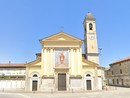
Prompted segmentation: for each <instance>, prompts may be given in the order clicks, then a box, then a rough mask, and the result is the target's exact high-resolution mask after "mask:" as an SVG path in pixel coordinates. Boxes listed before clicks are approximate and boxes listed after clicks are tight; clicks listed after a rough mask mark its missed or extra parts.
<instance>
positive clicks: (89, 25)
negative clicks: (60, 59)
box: [84, 12, 99, 64]
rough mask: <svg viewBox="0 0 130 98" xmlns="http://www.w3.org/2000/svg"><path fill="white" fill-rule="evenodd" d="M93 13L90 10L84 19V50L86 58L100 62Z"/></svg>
mask: <svg viewBox="0 0 130 98" xmlns="http://www.w3.org/2000/svg"><path fill="white" fill-rule="evenodd" d="M95 20H96V19H95V18H94V17H93V15H92V14H91V13H90V12H88V13H87V15H86V16H85V19H84V48H85V49H84V50H85V54H86V59H87V60H89V61H92V62H94V63H97V64H99V53H98V45H97V34H96V24H95Z"/></svg>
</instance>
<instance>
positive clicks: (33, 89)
mask: <svg viewBox="0 0 130 98" xmlns="http://www.w3.org/2000/svg"><path fill="white" fill-rule="evenodd" d="M32 91H37V81H36V80H35V81H32Z"/></svg>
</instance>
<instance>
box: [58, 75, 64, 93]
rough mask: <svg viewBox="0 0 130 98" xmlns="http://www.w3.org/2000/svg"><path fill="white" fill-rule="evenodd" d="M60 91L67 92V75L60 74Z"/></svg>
mask: <svg viewBox="0 0 130 98" xmlns="http://www.w3.org/2000/svg"><path fill="white" fill-rule="evenodd" d="M58 90H59V91H64V90H66V74H65V73H59V74H58Z"/></svg>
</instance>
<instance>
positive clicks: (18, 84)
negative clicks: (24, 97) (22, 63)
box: [0, 80, 25, 91]
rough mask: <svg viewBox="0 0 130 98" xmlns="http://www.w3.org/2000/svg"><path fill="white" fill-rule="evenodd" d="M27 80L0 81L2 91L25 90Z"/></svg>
mask: <svg viewBox="0 0 130 98" xmlns="http://www.w3.org/2000/svg"><path fill="white" fill-rule="evenodd" d="M24 88H25V80H0V91H3V90H4V91H6V90H24Z"/></svg>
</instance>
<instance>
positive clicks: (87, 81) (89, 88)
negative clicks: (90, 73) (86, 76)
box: [86, 80, 92, 90]
mask: <svg viewBox="0 0 130 98" xmlns="http://www.w3.org/2000/svg"><path fill="white" fill-rule="evenodd" d="M86 86H87V90H92V85H91V80H86Z"/></svg>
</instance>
